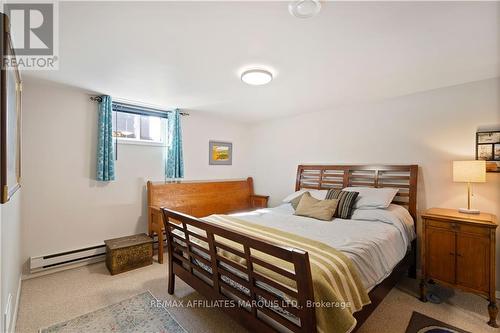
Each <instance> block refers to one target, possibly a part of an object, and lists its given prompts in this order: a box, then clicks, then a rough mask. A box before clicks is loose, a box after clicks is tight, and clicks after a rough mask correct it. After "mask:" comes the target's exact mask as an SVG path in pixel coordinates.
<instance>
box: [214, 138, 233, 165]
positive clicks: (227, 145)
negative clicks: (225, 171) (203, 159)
mask: <svg viewBox="0 0 500 333" xmlns="http://www.w3.org/2000/svg"><path fill="white" fill-rule="evenodd" d="M208 149H209V160H208V164H210V165H232V164H233V144H232V143H231V142H222V141H209V143H208Z"/></svg>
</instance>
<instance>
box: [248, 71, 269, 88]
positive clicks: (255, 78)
mask: <svg viewBox="0 0 500 333" xmlns="http://www.w3.org/2000/svg"><path fill="white" fill-rule="evenodd" d="M272 80H273V74H272V73H271V72H269V71H266V70H265V69H249V70H246V71H244V72H243V73H242V74H241V81H243V82H245V83H246V84H250V85H252V86H262V85H264V84H268V83H269V82H271V81H272Z"/></svg>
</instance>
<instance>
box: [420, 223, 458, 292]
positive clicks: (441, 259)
mask: <svg viewBox="0 0 500 333" xmlns="http://www.w3.org/2000/svg"><path fill="white" fill-rule="evenodd" d="M425 238H426V242H425V243H426V244H425V245H426V246H425V250H426V265H427V276H428V277H430V278H435V279H437V280H441V281H443V282H448V283H455V232H453V231H450V230H445V229H441V228H433V227H429V226H427V227H426V234H425Z"/></svg>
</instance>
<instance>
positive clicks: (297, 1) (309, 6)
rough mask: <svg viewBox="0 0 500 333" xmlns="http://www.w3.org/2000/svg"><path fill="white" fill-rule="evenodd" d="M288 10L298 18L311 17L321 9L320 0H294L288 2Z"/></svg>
mask: <svg viewBox="0 0 500 333" xmlns="http://www.w3.org/2000/svg"><path fill="white" fill-rule="evenodd" d="M288 11H289V12H290V14H292V15H293V16H295V17H298V18H310V17H313V16H315V15H317V14H318V13H319V12H320V11H321V3H320V1H319V0H294V1H291V2H290V3H289V4H288Z"/></svg>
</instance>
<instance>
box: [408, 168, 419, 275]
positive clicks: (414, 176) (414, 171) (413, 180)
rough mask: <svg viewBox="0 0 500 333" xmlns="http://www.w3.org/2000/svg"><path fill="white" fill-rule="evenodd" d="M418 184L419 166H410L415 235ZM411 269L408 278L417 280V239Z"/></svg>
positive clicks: (412, 245)
mask: <svg viewBox="0 0 500 333" xmlns="http://www.w3.org/2000/svg"><path fill="white" fill-rule="evenodd" d="M417 184H418V165H411V166H410V190H409V198H408V210H409V212H410V215H411V216H412V217H413V222H414V223H413V225H414V228H415V235H417V230H418V228H417V223H418V214H417ZM410 260H411V262H410V267H409V269H408V277H410V278H413V279H416V278H417V239H416V238H415V239H414V240H413V241H412V242H411V256H410Z"/></svg>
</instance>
